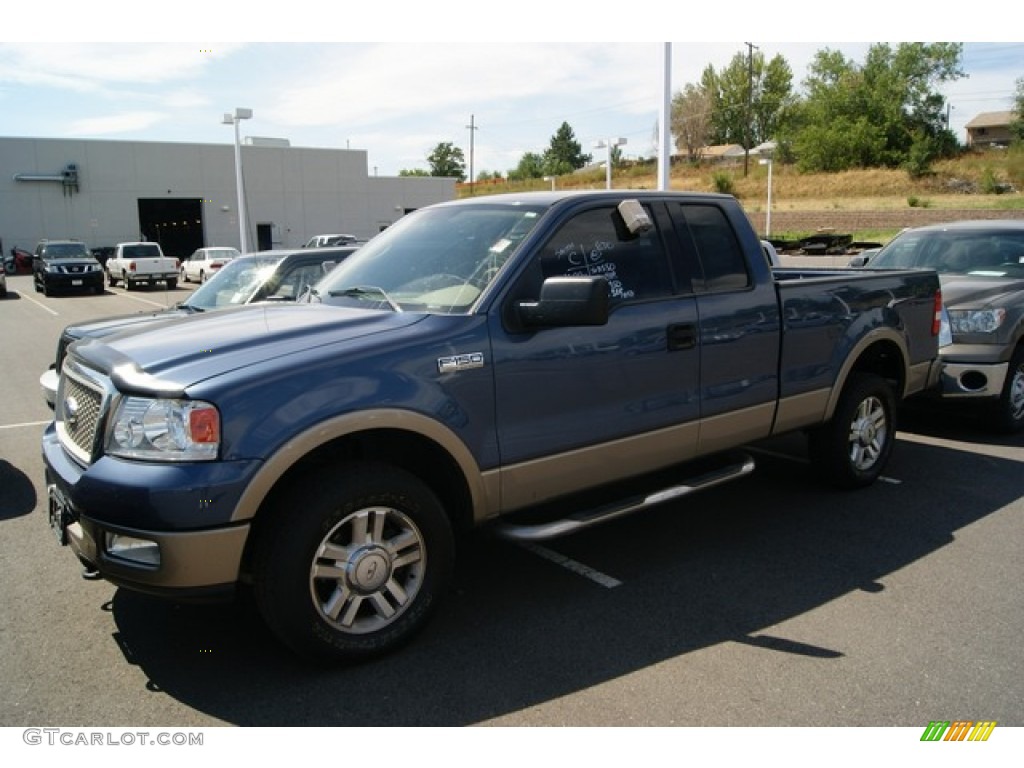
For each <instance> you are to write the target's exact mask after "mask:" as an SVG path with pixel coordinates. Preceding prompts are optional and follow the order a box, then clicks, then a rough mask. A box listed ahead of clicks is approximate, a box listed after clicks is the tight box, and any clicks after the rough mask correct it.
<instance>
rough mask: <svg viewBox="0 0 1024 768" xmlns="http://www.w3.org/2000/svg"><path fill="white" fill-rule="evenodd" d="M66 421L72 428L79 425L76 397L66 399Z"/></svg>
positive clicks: (71, 396)
mask: <svg viewBox="0 0 1024 768" xmlns="http://www.w3.org/2000/svg"><path fill="white" fill-rule="evenodd" d="M64 420H65V421H66V422H67V423H68V424H69V425H71V426H72V427H73V426H75V424H77V423H78V400H77V399H76V398H75V396H74V395H68V396H67V397H65V398H64Z"/></svg>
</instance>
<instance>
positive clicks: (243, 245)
mask: <svg viewBox="0 0 1024 768" xmlns="http://www.w3.org/2000/svg"><path fill="white" fill-rule="evenodd" d="M251 117H252V110H251V109H246V108H245V107H235V113H234V114H231V113H229V112H225V113H224V119H223V120H222V121H221V122H222V123H224V125H234V126H235V189H236V190H237V191H238V239H239V241H240V243H239V250H241V251H242V253H248V252H249V238H248V237H247V235H246V229H247V227H246V225H245V223H246V221H247V216H246V212H245V189H244V188H243V187H242V145H241V143H240V142H239V139H238V123H239V121H240V120H248V119H249V118H251Z"/></svg>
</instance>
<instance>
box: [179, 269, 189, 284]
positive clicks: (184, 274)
mask: <svg viewBox="0 0 1024 768" xmlns="http://www.w3.org/2000/svg"><path fill="white" fill-rule="evenodd" d="M178 277H179V278H180V279H181V282H183V283H187V282H188V273H187V272H185V268H184V267H182V268H181V273H180V274H179V275H178Z"/></svg>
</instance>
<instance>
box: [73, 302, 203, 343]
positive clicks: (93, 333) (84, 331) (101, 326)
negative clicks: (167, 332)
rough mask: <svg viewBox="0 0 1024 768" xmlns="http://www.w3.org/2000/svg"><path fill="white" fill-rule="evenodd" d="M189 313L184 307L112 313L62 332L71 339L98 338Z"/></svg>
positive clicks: (185, 315)
mask: <svg viewBox="0 0 1024 768" xmlns="http://www.w3.org/2000/svg"><path fill="white" fill-rule="evenodd" d="M191 314H192V313H191V312H189V311H188V310H186V309H179V308H177V307H171V308H169V309H161V310H157V311H155V312H139V313H138V314H134V315H113V316H111V317H101V318H99V319H97V320H90V321H89V322H87V323H82V324H81V325H70V326H68V327H67V328H66V329H65V330H64V333H65V334H66V335H68V336H69V337H71V338H73V339H81V338H83V337H86V336H87V337H89V338H90V339H99V338H102V337H104V336H110V335H111V334H113V333H120V332H121V331H126V330H134V329H135V328H137V327H138V326H140V325H144V324H147V323H155V322H157V321H160V320H171V319H173V318H176V317H188V316H189V315H191Z"/></svg>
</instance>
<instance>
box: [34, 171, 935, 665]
mask: <svg viewBox="0 0 1024 768" xmlns="http://www.w3.org/2000/svg"><path fill="white" fill-rule="evenodd" d="M941 310H942V305H941V294H940V291H939V282H938V278H937V276H936V274H935V273H934V272H933V271H918V270H910V271H903V270H900V271H892V272H878V273H870V274H866V273H863V272H861V271H857V270H849V271H840V270H804V271H800V270H786V269H776V270H772V269H771V268H770V267H769V265H768V263H767V261H766V259H765V257H764V253H763V251H762V248H761V243H760V242H759V241H758V237H757V235H756V234H755V232H754V230H753V229H752V227H751V226H750V223H749V222H748V220H747V218H746V216H745V215H744V213H743V211H742V209H741V207H740V206H739V204H738V203H737V202H736V200H734V199H733V198H731V197H728V196H722V195H702V194H687V193H668V192H625V191H615V192H593V193H554V192H552V193H546V192H545V193H531V194H525V195H519V196H514V195H509V196H497V197H477V198H472V199H468V200H460V201H454V202H450V203H442V204H438V205H435V206H431V207H427V208H423V209H421V210H419V211H417V212H415V213H413V214H410V215H409V216H406V217H404V218H403V219H402V220H401V221H400V222H399V223H397V224H395V225H394V226H392V227H390V228H389V229H387V230H386V231H384V232H382V233H381V234H380V235H378V236H377V237H375V238H374V239H373V240H371V241H370V242H369V243H367V244H366V245H365V246H363V247H362V248H361V249H360V250H359V251H357V252H356V253H355V254H353V255H352V256H351V257H349V258H348V259H347V260H346V261H344V262H343V263H342V264H340V265H339V266H338V267H336V268H335V269H334V270H333V271H332V272H331V273H330V275H328V276H327V277H326V278H325V279H324V280H323V281H322V282H321V283H320V284H319V285H318V286H317V289H316V291H314V292H312V293H310V294H309V295H308V298H307V301H305V302H303V303H299V304H291V305H287V306H283V305H268V306H251V307H242V308H238V309H226V310H223V311H221V312H218V313H216V314H213V315H207V316H202V317H187V318H182V319H180V320H171V321H168V322H165V323H160V324H159V325H154V326H144V327H141V328H139V329H137V330H135V331H130V332H125V333H120V334H115V335H112V336H107V337H105V338H102V339H83V340H81V341H79V342H76V343H74V344H72V345H71V346H70V347H69V349H68V353H67V357H66V359H65V361H64V365H63V367H62V371H61V376H60V382H59V386H58V393H57V402H56V408H55V420H54V422H53V423H52V424H51V425H50V426H49V427H48V428H47V429H46V430H45V433H44V436H43V441H42V451H43V456H44V460H45V464H46V480H47V486H48V494H49V507H48V508H49V522H50V525H51V527H52V529H53V531H54V533H55V534H56V536H57V538H58V540H59V541H60V542H61V543H62V544H70V546H71V548H72V549H73V551H74V552H75V554H76V555H77V556H78V558H79V559H80V560H81V562H82V563H83V564H84V567H85V569H86V573H87V574H88V575H89V576H94V577H95V576H100V577H104V578H106V579H108V580H110V581H111V582H113V583H115V584H118V585H121V586H123V587H126V588H131V589H135V590H141V591H144V592H149V593H153V594H160V595H165V596H170V597H174V598H179V599H181V598H196V599H202V598H212V597H221V596H225V595H230V594H232V593H233V592H234V591H235V589H236V588H237V587H238V586H240V585H246V587H247V588H248V587H250V586H251V589H252V591H253V593H254V595H255V599H256V602H257V604H258V605H259V607H260V610H261V613H262V614H263V616H264V618H265V619H266V621H267V623H268V624H269V626H270V627H271V628H272V629H273V630H274V632H275V633H276V634H277V635H278V636H279V637H280V638H281V639H282V640H283V641H284V643H285V644H287V645H288V646H289V647H291V648H292V649H293V650H295V651H296V652H298V653H300V654H303V655H307V656H310V657H315V658H327V659H339V658H340V659H347V660H354V659H362V658H366V657H369V656H371V655H374V654H378V653H381V652H385V651H389V650H391V649H393V648H395V647H396V646H397V645H399V644H400V643H402V642H404V641H405V640H407V639H408V638H409V637H410V636H412V635H413V634H414V633H415V632H416V631H417V630H418V629H419V628H420V627H421V626H422V625H423V623H424V622H425V620H426V619H427V617H428V615H429V614H430V612H431V609H432V608H433V607H434V606H435V604H436V603H437V602H438V600H439V598H441V596H442V595H443V594H444V592H445V588H446V584H447V582H448V579H449V576H450V574H451V572H452V568H453V563H454V559H455V553H456V544H455V542H456V540H457V538H458V539H459V540H466V541H469V542H471V541H472V540H473V539H472V537H457V536H456V534H458V533H460V532H462V531H464V530H467V529H472V528H474V527H479V526H484V525H488V526H492V527H493V528H494V529H495V530H496V531H497V532H499V533H500V534H502V535H504V536H507V537H510V538H513V539H519V540H538V539H545V538H550V537H554V536H559V535H565V534H568V533H571V532H573V531H577V530H580V529H582V528H586V527H587V526H590V525H594V524H596V523H600V522H605V521H608V520H612V519H614V518H617V517H620V516H622V515H624V514H627V513H630V512H635V511H638V510H642V509H645V508H647V507H650V506H652V505H654V504H657V503H660V502H663V501H665V500H668V499H677V498H680V497H682V496H683V495H685V494H687V493H689V492H690V491H694V490H697V489H701V488H706V487H709V486H713V485H715V484H717V483H721V482H724V481H727V480H731V479H737V478H742V477H744V476H746V475H747V474H749V473H750V472H751V471H752V470H753V461H752V460H751V459H750V457H749V454H746V453H745V452H742V451H741V448H742V446H744V445H746V444H749V443H751V442H753V441H757V440H759V439H761V438H765V437H767V436H771V435H775V434H779V433H784V432H791V431H794V430H806V431H807V433H808V435H809V439H810V443H811V451H810V456H811V458H812V460H813V461H814V462H815V464H816V465H817V467H819V468H820V470H821V474H822V476H824V477H827V478H829V479H830V480H831V481H833V482H834V483H835V484H837V485H839V486H843V487H857V486H862V485H866V484H868V483H871V482H873V481H874V480H875V479H876V478H877V477H878V476H879V474H880V473H881V472H882V469H883V467H884V466H885V464H886V461H887V460H888V458H889V456H890V452H891V451H892V449H893V445H894V435H895V426H894V420H893V416H894V409H895V407H896V404H897V402H898V401H899V400H900V399H901V398H904V397H906V396H908V395H910V394H913V393H917V392H920V391H922V390H924V389H925V388H927V387H929V386H933V385H935V384H936V382H937V378H938V371H937V366H936V363H935V361H936V357H937V347H938V340H937V339H938V333H939V327H940V317H941ZM693 503H694V506H697V505H698V504H699V501H696V500H695V501H694V502H693Z"/></svg>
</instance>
